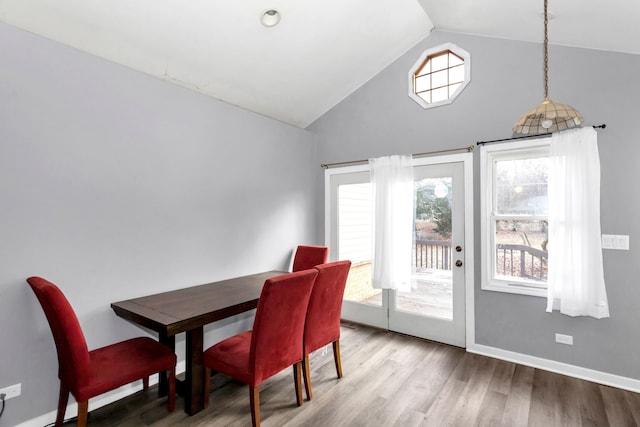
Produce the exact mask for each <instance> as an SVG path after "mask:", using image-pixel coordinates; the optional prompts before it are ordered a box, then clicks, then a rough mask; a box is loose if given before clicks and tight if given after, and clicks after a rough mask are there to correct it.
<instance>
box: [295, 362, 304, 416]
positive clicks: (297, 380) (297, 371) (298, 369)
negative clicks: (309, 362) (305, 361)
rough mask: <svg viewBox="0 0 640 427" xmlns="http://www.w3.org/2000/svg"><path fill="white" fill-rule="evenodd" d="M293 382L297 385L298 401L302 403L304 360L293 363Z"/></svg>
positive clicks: (299, 403) (299, 404)
mask: <svg viewBox="0 0 640 427" xmlns="http://www.w3.org/2000/svg"><path fill="white" fill-rule="evenodd" d="M293 382H294V383H295V386H296V403H297V404H298V406H301V405H302V402H303V400H302V362H298V363H294V365H293Z"/></svg>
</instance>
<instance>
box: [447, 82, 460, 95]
mask: <svg viewBox="0 0 640 427" xmlns="http://www.w3.org/2000/svg"><path fill="white" fill-rule="evenodd" d="M461 85H462V83H458V84H455V85H451V86H449V98H451V97H452V96H453V94H454V93H456V90H458V88H459V87H460V86H461Z"/></svg>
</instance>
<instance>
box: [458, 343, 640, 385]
mask: <svg viewBox="0 0 640 427" xmlns="http://www.w3.org/2000/svg"><path fill="white" fill-rule="evenodd" d="M467 351H468V352H469V353H475V354H480V355H483V356H489V357H494V358H496V359H501V360H506V361H508V362H513V363H519V364H521V365H525V366H531V367H533V368H539V369H544V370H545V371H550V372H555V373H558V374H562V375H568V376H570V377H574V378H579V379H582V380H587V381H592V382H594V383H598V384H603V385H608V386H611V387H617V388H620V389H623V390H628V391H633V392H635V393H639V392H640V380H635V379H633V378H627V377H622V376H620V375H614V374H608V373H606V372H601V371H595V370H593V369H587V368H581V367H579V366H574V365H569V364H567V363H562V362H556V361H554V360H549V359H543V358H540V357H535V356H529V355H527V354H522V353H515V352H513V351H508V350H502V349H499V348H496V347H489V346H485V345H480V344H473V345H470V346H468V347H467Z"/></svg>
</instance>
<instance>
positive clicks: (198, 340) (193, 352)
mask: <svg viewBox="0 0 640 427" xmlns="http://www.w3.org/2000/svg"><path fill="white" fill-rule="evenodd" d="M186 335H187V336H186V369H185V370H186V372H185V389H184V400H185V403H184V410H185V412H186V413H187V414H189V415H193V414H196V413H198V412H200V411H201V410H202V409H204V365H203V363H202V350H203V345H204V340H203V339H204V328H202V327H200V328H196V329H192V330H190V331H187V333H186Z"/></svg>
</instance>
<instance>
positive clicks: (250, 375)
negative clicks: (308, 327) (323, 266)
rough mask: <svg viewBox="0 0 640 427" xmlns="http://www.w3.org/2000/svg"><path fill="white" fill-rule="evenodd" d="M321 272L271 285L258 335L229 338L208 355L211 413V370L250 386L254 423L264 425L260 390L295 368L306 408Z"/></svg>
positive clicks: (298, 274) (255, 324)
mask: <svg viewBox="0 0 640 427" xmlns="http://www.w3.org/2000/svg"><path fill="white" fill-rule="evenodd" d="M317 275H318V272H317V270H315V269H309V270H302V271H298V272H295V273H288V274H283V275H281V276H277V277H274V278H271V279H268V280H267V281H266V282H265V284H264V287H263V288H262V293H261V294H260V300H259V301H258V309H257V311H256V316H255V319H254V321H253V330H251V331H247V332H243V333H241V334H238V335H234V336H232V337H230V338H227V339H225V340H223V341H221V342H219V343H217V344H215V345H214V346H213V347H211V348H209V349H207V350H205V352H204V365H205V367H206V369H205V372H206V375H205V407H206V406H208V405H209V392H210V382H211V370H215V371H218V372H222V373H223V374H226V375H229V376H230V377H232V378H235V379H236V380H238V381H241V382H243V383H245V384H248V385H249V401H250V404H251V421H252V423H253V426H254V427H256V426H259V425H260V391H259V388H258V387H259V385H260V383H262V382H263V381H265V380H266V379H268V378H270V377H272V376H273V375H275V374H277V373H279V372H280V371H282V370H284V369H286V368H288V367H289V366H292V365H293V375H294V382H295V389H296V401H297V403H298V406H299V405H302V387H301V386H302V384H301V376H302V333H303V331H304V321H305V317H306V314H307V305H308V304H309V297H310V295H311V289H312V287H313V283H314V281H315V279H316V276H317Z"/></svg>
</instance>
